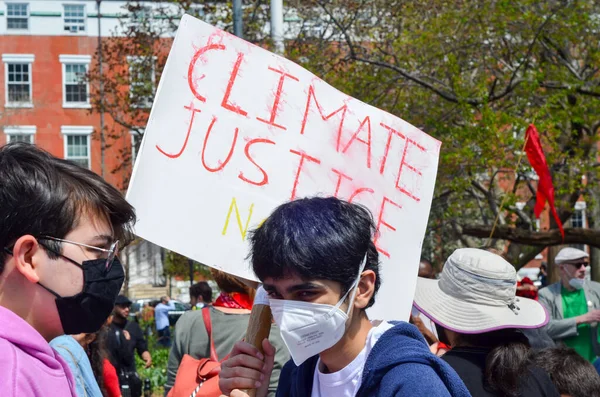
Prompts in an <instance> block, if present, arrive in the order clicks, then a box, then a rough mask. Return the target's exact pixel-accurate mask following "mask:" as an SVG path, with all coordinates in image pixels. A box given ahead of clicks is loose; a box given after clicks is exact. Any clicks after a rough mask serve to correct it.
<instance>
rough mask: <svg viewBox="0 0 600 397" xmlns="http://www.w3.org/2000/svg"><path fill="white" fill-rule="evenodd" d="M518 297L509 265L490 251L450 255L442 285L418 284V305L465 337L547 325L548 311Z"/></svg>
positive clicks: (439, 282) (423, 281) (420, 281)
mask: <svg viewBox="0 0 600 397" xmlns="http://www.w3.org/2000/svg"><path fill="white" fill-rule="evenodd" d="M516 291H517V273H516V271H515V269H514V267H513V266H512V265H511V264H510V263H508V262H507V261H506V260H504V259H503V258H502V257H501V256H499V255H496V254H493V253H491V252H488V251H484V250H481V249H476V248H461V249H458V250H456V251H454V252H453V253H452V255H450V257H449V258H448V260H447V261H446V264H445V265H444V269H443V271H442V273H441V276H440V279H439V280H431V279H425V278H420V277H419V278H418V281H417V289H416V293H415V299H414V304H415V306H416V307H417V309H419V311H421V312H422V313H423V314H424V315H425V316H427V317H428V318H430V319H431V320H432V321H433V322H435V323H437V324H439V325H441V326H442V327H444V328H446V329H449V330H451V331H455V332H458V333H463V334H479V333H484V332H491V331H495V330H499V329H505V328H540V327H542V326H544V325H546V324H547V323H548V313H547V312H546V310H545V309H544V307H543V306H542V305H541V304H540V303H539V302H537V301H535V300H533V299H527V298H522V297H517V296H516Z"/></svg>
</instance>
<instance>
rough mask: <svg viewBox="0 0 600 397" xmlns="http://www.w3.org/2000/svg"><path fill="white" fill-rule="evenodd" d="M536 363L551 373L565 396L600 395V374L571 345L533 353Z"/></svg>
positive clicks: (557, 386) (593, 396) (595, 396)
mask: <svg viewBox="0 0 600 397" xmlns="http://www.w3.org/2000/svg"><path fill="white" fill-rule="evenodd" d="M531 359H532V361H533V363H534V364H535V365H537V366H538V367H540V368H543V369H544V370H545V371H547V372H548V373H549V374H550V377H551V378H552V382H553V383H554V385H555V386H556V388H557V389H558V391H559V392H560V395H561V396H565V397H600V375H599V374H598V372H596V369H595V368H594V366H593V365H592V364H590V363H589V362H588V361H587V360H586V359H584V358H583V357H581V356H580V355H579V354H578V353H577V352H576V351H575V350H574V349H571V348H570V347H556V348H553V349H545V350H540V351H538V352H535V353H533V354H532V355H531Z"/></svg>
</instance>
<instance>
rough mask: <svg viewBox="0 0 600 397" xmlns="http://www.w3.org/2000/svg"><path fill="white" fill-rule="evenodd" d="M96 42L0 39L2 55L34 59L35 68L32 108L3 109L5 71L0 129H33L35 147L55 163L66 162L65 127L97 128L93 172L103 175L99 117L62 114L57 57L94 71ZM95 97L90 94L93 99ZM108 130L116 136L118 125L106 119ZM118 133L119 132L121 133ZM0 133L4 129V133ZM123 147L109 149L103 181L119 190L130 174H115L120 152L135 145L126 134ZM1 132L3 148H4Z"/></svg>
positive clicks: (82, 39)
mask: <svg viewBox="0 0 600 397" xmlns="http://www.w3.org/2000/svg"><path fill="white" fill-rule="evenodd" d="M96 48H97V39H96V38H94V37H85V36H0V54H34V55H35V61H34V62H33V66H32V83H33V86H32V100H33V108H17V109H15V108H5V95H6V94H5V90H6V83H5V72H4V70H5V66H4V64H2V73H0V127H4V126H9V125H35V126H36V127H37V132H36V136H35V143H36V144H37V145H38V146H40V147H41V148H43V149H45V150H48V151H49V152H50V153H52V154H54V155H55V156H57V157H64V155H65V153H64V137H63V135H62V134H61V126H62V125H69V126H78V125H81V126H93V127H94V134H93V136H92V138H91V167H92V170H93V171H95V172H97V173H98V174H100V171H101V161H100V157H101V156H100V139H99V131H100V116H99V114H98V113H91V112H90V109H68V108H63V92H62V90H63V83H62V64H61V63H60V61H59V55H61V54H62V55H91V56H92V63H91V64H90V68H95V67H96V66H97V60H96V58H95V57H94V55H95V51H96ZM94 94H95V93H94V92H93V91H92V95H94ZM105 125H106V126H107V130H109V131H110V130H112V127H113V126H114V121H113V120H112V119H111V118H110V116H108V115H105ZM117 128H118V127H117ZM0 131H1V129H0ZM124 132H126V133H124V134H123V138H122V139H120V140H119V142H116V143H115V142H114V141H110V144H111V147H109V148H108V149H107V150H106V151H105V165H106V166H105V170H106V172H105V178H106V179H107V180H108V181H109V182H111V183H112V184H114V185H116V186H121V185H122V181H123V180H124V178H125V177H126V176H127V175H125V174H126V172H128V171H124V172H119V173H117V174H112V173H111V171H112V170H114V169H115V168H116V166H117V165H118V159H117V155H118V151H119V149H120V148H124V147H129V146H130V144H131V139H130V137H129V133H128V131H124ZM5 139H6V138H5V136H4V134H3V133H2V132H0V144H4V143H5V142H6V140H5Z"/></svg>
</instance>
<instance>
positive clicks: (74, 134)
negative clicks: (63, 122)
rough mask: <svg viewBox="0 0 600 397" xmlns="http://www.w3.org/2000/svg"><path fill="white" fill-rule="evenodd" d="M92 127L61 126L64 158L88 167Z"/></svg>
mask: <svg viewBox="0 0 600 397" xmlns="http://www.w3.org/2000/svg"><path fill="white" fill-rule="evenodd" d="M93 131H94V127H91V126H62V127H61V132H62V134H63V135H64V137H65V159H67V160H71V161H72V162H74V163H75V164H78V165H80V166H81V167H83V168H90V165H91V158H90V139H91V134H92V132H93Z"/></svg>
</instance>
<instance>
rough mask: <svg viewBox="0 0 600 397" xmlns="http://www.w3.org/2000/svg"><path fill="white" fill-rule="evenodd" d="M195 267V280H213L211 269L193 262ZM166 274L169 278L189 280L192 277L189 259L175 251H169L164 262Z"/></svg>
mask: <svg viewBox="0 0 600 397" xmlns="http://www.w3.org/2000/svg"><path fill="white" fill-rule="evenodd" d="M193 267H194V279H196V278H198V277H199V276H200V278H204V279H211V278H212V276H211V275H210V269H209V268H208V267H207V266H206V265H203V264H201V263H198V262H193ZM164 269H165V273H166V274H167V275H169V276H178V277H183V278H186V279H189V277H190V263H189V260H188V258H186V257H185V256H183V255H179V254H178V253H176V252H173V251H167V253H166V255H165V262H164Z"/></svg>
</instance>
